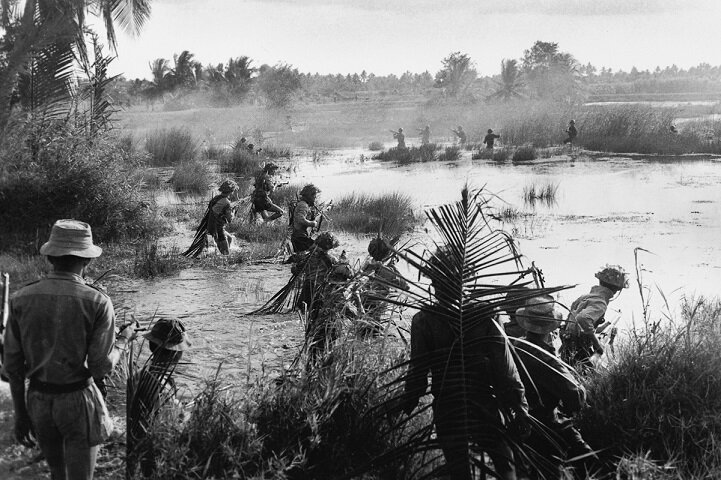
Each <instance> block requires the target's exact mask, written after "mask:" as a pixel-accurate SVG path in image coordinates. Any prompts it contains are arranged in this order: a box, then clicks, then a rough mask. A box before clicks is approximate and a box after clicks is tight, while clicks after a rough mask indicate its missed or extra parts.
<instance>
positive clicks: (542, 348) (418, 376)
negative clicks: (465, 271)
mask: <svg viewBox="0 0 721 480" xmlns="http://www.w3.org/2000/svg"><path fill="white" fill-rule="evenodd" d="M401 133H402V132H401ZM492 134H493V132H492V131H490V130H489V135H492ZM569 135H571V134H570V132H569ZM495 138H497V136H496V137H495ZM493 140H494V137H491V138H490V140H489V141H490V143H491V146H492V142H493ZM399 141H400V140H399ZM277 170H278V166H277V165H275V164H273V163H268V164H266V165H265V166H264V167H263V169H262V171H261V172H259V174H258V175H257V176H256V181H255V190H254V192H253V194H252V197H251V198H252V204H253V209H254V212H256V213H257V214H259V215H261V217H262V218H263V220H264V221H273V220H276V219H278V218H280V217H281V216H282V215H283V214H284V212H283V209H282V208H280V207H279V206H277V205H275V204H274V203H273V201H272V198H271V195H272V193H273V192H274V190H275V186H276V182H275V179H274V176H275V174H276V172H277ZM237 190H238V185H237V184H236V183H235V182H234V181H233V180H226V181H224V182H223V183H222V184H221V185H220V187H219V194H218V195H216V196H215V197H213V199H212V200H211V201H210V203H209V205H208V212H209V215H210V217H211V218H210V219H209V221H208V231H209V233H211V235H212V236H213V238H214V240H215V242H216V244H217V246H218V250H219V251H220V252H221V253H222V254H228V253H229V249H230V246H231V241H232V240H231V239H232V237H231V236H230V235H229V234H228V232H227V231H226V227H227V225H228V224H229V223H230V222H231V221H232V220H233V217H234V204H233V202H232V201H231V200H230V198H231V197H232V196H233V195H234V194H237ZM319 193H320V189H319V188H317V187H316V186H315V185H313V184H308V185H305V186H304V187H303V188H302V189H301V190H300V192H299V194H298V200H297V202H295V204H294V206H293V208H292V209H291V211H290V212H289V213H290V219H289V226H290V231H291V234H290V243H291V245H292V249H293V251H294V252H295V253H296V254H298V253H302V252H305V255H304V257H303V259H302V260H301V261H298V262H297V264H296V266H295V267H294V268H296V270H302V271H303V277H302V282H301V292H300V295H299V297H298V302H297V304H296V306H297V307H298V308H301V309H303V310H305V313H306V318H307V324H306V334H305V337H306V342H307V345H308V350H307V351H308V358H309V361H310V362H311V363H312V362H314V361H316V360H317V359H319V358H321V357H322V356H323V353H324V351H325V349H326V348H327V347H328V345H329V344H331V343H332V342H333V341H335V340H336V339H337V337H338V331H337V329H336V326H335V325H336V324H335V321H334V318H333V315H334V314H335V312H337V311H338V308H337V307H338V305H340V304H344V303H348V302H349V299H348V298H347V296H345V295H344V294H343V292H344V290H343V289H342V288H335V287H336V286H338V285H342V284H343V283H344V282H348V281H349V280H350V279H351V278H352V277H354V275H356V274H357V273H358V272H353V270H352V268H351V267H350V266H349V263H348V260H347V258H346V256H345V252H343V253H342V254H341V255H340V256H339V257H336V256H335V255H334V254H333V253H332V250H334V249H335V248H337V247H338V246H339V242H338V240H337V238H336V237H335V236H334V235H333V234H332V233H330V232H322V233H318V234H317V235H315V236H314V234H315V233H316V232H317V231H318V230H320V227H321V223H322V221H323V213H322V209H321V208H319V204H318V203H319V202H318V195H319ZM40 253H41V254H42V255H45V256H47V258H48V260H49V261H50V263H51V264H52V266H53V270H52V272H51V273H50V274H49V275H48V276H47V277H46V278H44V279H42V280H39V281H38V282H35V283H33V284H30V285H28V286H26V287H24V288H22V289H21V290H19V291H18V292H17V293H16V294H15V295H14V296H13V297H12V300H11V302H10V309H9V311H10V315H9V319H8V325H7V329H6V331H5V335H4V357H3V369H4V373H5V375H6V376H7V378H8V379H9V382H10V387H11V394H12V398H13V405H14V410H15V427H14V433H15V437H16V439H17V440H18V441H19V442H20V443H22V444H23V445H26V446H30V445H32V444H33V443H34V439H35V440H37V442H38V443H39V445H40V448H41V450H42V452H43V454H44V456H45V458H46V459H47V462H48V464H49V466H50V470H51V473H52V476H53V478H73V479H75V478H78V479H85V478H92V474H93V470H94V466H95V459H96V456H97V451H98V446H99V445H100V444H101V443H102V442H103V441H104V440H105V439H106V438H107V436H108V434H109V432H110V429H111V426H110V424H109V423H110V422H109V420H110V417H109V415H108V412H107V407H106V404H105V399H104V397H105V394H106V389H105V380H106V377H107V376H108V375H109V373H110V372H111V371H112V369H113V368H114V366H115V365H116V364H117V362H118V361H119V359H120V358H121V356H122V354H123V352H124V351H126V350H127V349H128V345H129V344H130V342H132V341H133V340H134V339H135V338H136V337H137V335H138V331H139V325H137V323H129V324H126V325H124V326H122V328H116V325H115V314H114V310H113V305H112V302H111V300H110V298H109V297H108V296H107V295H106V294H105V293H104V292H103V291H102V290H100V289H99V288H97V287H95V286H94V285H93V284H88V283H86V282H85V280H84V273H85V270H86V268H87V266H88V264H89V263H90V261H91V260H92V259H94V258H97V257H99V256H100V255H101V253H102V250H101V248H100V247H98V246H96V245H94V243H93V240H92V232H91V228H90V226H89V225H88V224H86V223H84V222H79V221H76V220H58V221H57V222H56V223H55V224H54V225H53V227H52V231H51V235H50V238H49V240H48V242H46V243H45V244H44V245H43V246H42V248H41V249H40ZM368 253H369V256H370V261H368V262H367V263H366V264H365V265H364V267H363V268H362V275H361V276H362V277H364V278H368V279H370V281H372V282H374V285H373V286H372V287H370V286H365V288H366V290H367V291H369V290H372V291H373V295H367V296H365V297H364V296H357V297H355V298H352V299H350V302H351V303H354V304H355V307H354V309H353V310H354V311H355V315H356V316H357V317H358V318H361V317H363V318H366V319H370V322H369V323H368V324H367V326H366V328H365V329H364V334H365V335H371V336H372V335H377V334H379V333H381V331H382V326H381V325H382V319H383V318H385V317H386V315H387V308H386V307H387V303H386V302H385V301H383V298H385V297H387V296H388V295H390V294H391V289H396V290H398V291H404V290H407V289H408V288H409V287H408V283H407V282H406V281H405V280H404V279H403V276H402V275H401V274H400V273H399V271H398V269H397V268H396V267H395V262H396V258H397V257H396V255H395V250H394V246H393V244H392V242H389V241H387V240H384V239H382V238H380V237H378V238H375V239H373V240H372V241H371V242H370V244H369V245H368ZM445 256H448V252H443V251H442V250H439V251H438V252H436V255H435V256H434V257H433V258H435V259H436V261H441V262H442V261H443V259H444V258H445ZM596 278H597V279H598V285H596V286H594V287H593V288H592V289H591V291H590V292H589V293H588V294H586V295H583V296H581V297H579V298H578V299H577V300H576V301H574V302H573V304H572V305H571V308H570V313H569V315H568V317H567V318H566V319H565V321H564V318H563V315H561V314H560V313H559V311H558V308H557V307H556V302H555V300H554V299H553V297H551V296H548V295H540V296H534V295H532V293H533V292H532V291H524V290H519V292H518V294H517V295H516V298H517V299H518V298H520V300H519V301H516V302H514V301H509V302H508V304H509V305H511V307H509V310H507V313H508V317H509V319H510V322H507V323H505V325H502V322H501V321H500V318H501V317H500V316H497V317H496V318H493V319H490V320H489V321H485V322H480V323H478V324H477V326H475V327H473V328H472V329H471V330H470V331H469V332H465V334H466V338H465V340H464V341H468V342H471V344H473V345H475V346H476V348H477V347H478V345H482V347H483V348H482V349H481V350H480V351H481V352H482V353H483V354H482V355H481V356H479V357H478V358H476V356H475V355H471V356H470V357H468V358H470V360H469V359H468V358H466V359H463V360H462V361H463V368H464V369H468V372H470V375H468V374H464V375H460V376H457V375H455V374H454V371H453V369H454V368H455V367H457V366H458V365H456V364H454V359H455V357H454V356H453V355H454V353H453V352H455V351H456V350H455V349H454V342H456V340H457V338H456V333H455V332H454V331H453V330H452V329H451V327H450V326H449V324H448V322H444V321H439V319H438V318H437V311H436V310H434V309H433V308H431V309H428V310H422V311H420V312H418V313H417V314H416V315H415V316H414V317H413V319H412V322H411V342H410V343H411V358H410V362H409V370H408V374H407V378H406V383H405V389H404V394H403V396H402V406H401V409H402V410H403V411H405V412H406V413H407V414H411V413H412V412H413V411H414V409H415V408H416V406H417V405H418V403H419V400H420V399H421V397H422V396H423V395H425V393H426V388H427V384H428V377H429V375H428V374H429V373H430V379H431V388H430V392H431V393H432V395H433V397H434V401H433V415H434V423H435V428H436V434H437V438H438V441H439V443H440V445H441V448H442V450H443V454H444V456H445V459H446V463H447V465H448V470H449V473H450V475H451V478H452V479H454V480H456V479H464V480H465V479H470V478H471V471H470V463H469V460H468V457H469V455H468V445H467V438H468V437H469V436H470V438H474V439H475V441H477V442H478V443H479V444H480V445H482V446H484V448H485V451H486V452H487V453H488V454H489V455H490V458H491V459H492V461H493V464H494V467H495V469H496V471H497V473H498V474H499V475H500V477H501V478H504V479H513V478H516V470H517V469H518V465H519V462H517V461H516V460H514V458H513V454H512V452H511V448H510V445H508V444H507V442H506V441H505V440H504V438H505V437H504V435H503V434H502V432H504V431H506V430H507V429H508V428H510V425H509V424H506V423H504V422H503V421H502V420H501V419H500V418H499V417H498V416H494V415H493V414H492V413H490V412H493V411H497V410H494V407H495V406H498V405H499V404H503V405H504V406H505V407H507V408H508V409H510V411H511V412H512V413H511V418H512V424H513V428H516V429H518V431H519V432H521V437H522V438H524V441H525V442H527V443H528V444H529V445H530V446H531V447H532V448H533V449H534V450H535V451H537V452H541V453H542V454H544V455H546V456H547V457H548V462H546V463H544V464H542V465H540V466H538V468H539V469H540V470H541V471H542V473H543V475H544V476H545V478H554V476H558V475H559V472H560V470H559V468H560V464H561V462H562V460H563V459H568V458H580V459H581V460H580V467H579V468H581V469H582V470H579V471H583V472H585V471H586V470H585V469H586V468H587V466H588V464H589V462H591V461H592V459H593V452H592V449H591V448H590V447H589V446H588V444H586V442H585V441H584V440H583V438H582V437H581V434H580V433H579V431H578V430H577V429H575V428H574V426H573V422H572V415H573V414H575V413H577V412H578V411H580V409H581V408H582V407H583V405H584V402H585V395H586V394H585V391H584V389H583V387H582V386H581V385H580V384H579V383H578V381H577V380H576V378H575V375H574V372H573V368H572V366H578V367H579V368H583V369H585V368H593V365H594V359H596V358H598V357H599V356H600V355H603V353H604V347H603V345H602V343H601V342H600V340H599V338H598V334H599V333H600V332H601V331H603V330H604V329H605V328H606V327H608V326H609V322H607V321H606V320H605V314H606V311H607V308H608V304H609V302H610V301H612V300H613V299H614V298H615V297H616V296H617V295H618V294H619V292H620V291H621V290H623V289H624V288H626V287H628V276H627V274H626V273H625V272H624V270H623V269H622V268H621V267H618V266H607V267H606V268H603V269H601V270H600V271H599V272H598V273H596ZM430 282H431V286H432V287H433V289H434V291H435V298H436V300H437V302H438V306H439V307H442V306H443V305H442V304H443V302H444V301H445V300H444V299H447V298H452V296H451V295H445V294H444V289H447V288H448V284H447V282H446V281H444V279H443V278H433V277H432V278H430ZM357 290H359V289H357ZM511 300H512V299H511ZM562 324H563V326H562V327H561V325H562ZM559 327H561V328H560V331H559ZM504 328H505V332H504V330H503V329H504ZM556 335H559V336H560V341H561V348H560V352H559V355H560V358H559V356H558V355H557V353H556V349H555V346H554V339H555V338H557V337H556ZM144 336H145V338H146V339H147V340H148V342H149V345H150V349H151V356H150V360H149V362H148V363H147V364H146V365H145V367H144V368H143V369H142V371H141V372H140V373H139V374H138V375H136V376H135V380H134V381H135V384H134V385H135V388H136V391H137V392H138V395H136V396H135V397H134V398H133V399H132V401H131V402H130V403H129V405H128V415H129V417H128V418H129V422H128V434H129V437H128V446H129V448H130V449H131V450H132V448H133V446H136V445H138V444H140V443H141V442H143V439H144V435H145V432H146V430H147V428H148V425H149V421H150V419H152V416H153V414H154V413H153V412H155V411H156V410H157V409H158V408H159V406H160V405H161V403H162V401H161V398H162V397H163V395H162V394H161V393H162V392H163V391H166V390H168V389H170V390H173V389H174V384H173V382H172V378H171V374H172V371H173V369H174V366H175V365H177V363H178V362H179V360H180V358H181V356H182V354H183V351H184V350H186V349H187V348H188V347H189V346H190V341H189V338H188V335H187V333H186V332H185V326H184V325H183V324H182V322H181V321H180V320H178V319H175V318H161V319H159V320H158V321H157V322H155V324H154V325H153V328H152V329H151V330H150V331H149V332H148V333H146V334H145V335H144ZM507 338H510V341H508V340H506V339H507ZM474 342H477V343H474ZM469 345H470V344H469ZM510 348H515V350H516V352H517V353H518V355H519V356H520V358H522V359H523V362H524V368H518V367H517V366H516V364H515V360H514V357H513V356H512V355H511V353H510ZM469 351H470V350H469ZM428 358H431V359H436V361H431V362H428V361H427V359H428ZM456 360H457V359H456ZM489 362H490V369H489ZM468 372H467V373H468ZM489 372H493V374H492V375H491V374H490V373H489ZM549 372H554V373H553V374H549ZM459 379H460V380H459ZM468 379H472V380H468ZM26 380H29V384H28V387H27V391H26ZM459 381H461V382H467V381H470V382H471V384H470V385H457V383H458V382H459ZM461 387H463V388H467V389H468V391H472V392H475V393H474V395H473V408H472V409H471V410H470V412H471V413H470V416H469V415H468V412H466V414H464V415H463V418H462V420H463V422H464V425H463V430H464V431H466V432H467V433H468V435H463V436H461V437H458V435H457V427H458V426H457V422H458V421H459V417H458V416H457V412H458V409H457V408H455V406H454V405H453V400H452V399H453V396H452V395H451V393H452V392H454V391H456V390H457V389H458V388H461ZM531 417H533V418H535V419H536V420H537V421H539V422H540V423H541V424H542V425H543V428H542V429H540V430H539V429H537V428H536V429H531V427H530V425H531V420H530V418H531ZM539 431H545V432H546V434H548V432H550V434H551V435H552V436H553V438H554V441H553V442H550V443H549V442H548V440H547V439H546V438H544V435H540V434H539ZM128 461H129V465H131V464H132V465H139V466H140V468H141V470H143V471H145V472H149V471H152V469H153V460H152V458H137V456H135V457H134V456H133V455H129V460H128Z"/></svg>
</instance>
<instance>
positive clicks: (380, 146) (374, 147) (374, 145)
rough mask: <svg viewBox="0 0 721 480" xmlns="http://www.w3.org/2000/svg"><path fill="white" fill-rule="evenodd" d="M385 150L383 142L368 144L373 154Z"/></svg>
mask: <svg viewBox="0 0 721 480" xmlns="http://www.w3.org/2000/svg"><path fill="white" fill-rule="evenodd" d="M383 149H385V147H384V146H383V142H378V141H373V142H371V143H369V144H368V150H370V151H371V152H379V151H381V150H383Z"/></svg>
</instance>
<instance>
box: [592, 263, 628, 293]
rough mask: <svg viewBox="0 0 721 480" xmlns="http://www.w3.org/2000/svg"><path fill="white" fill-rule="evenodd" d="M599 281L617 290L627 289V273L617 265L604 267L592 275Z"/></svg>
mask: <svg viewBox="0 0 721 480" xmlns="http://www.w3.org/2000/svg"><path fill="white" fill-rule="evenodd" d="M594 276H595V277H596V278H597V279H598V280H599V281H601V282H603V283H607V284H608V285H612V286H614V287H616V288H618V289H619V290H622V289H624V288H628V273H626V271H625V270H624V269H623V267H621V266H619V265H606V266H605V267H603V268H602V269H601V270H599V271H598V272H596V274H595V275H594Z"/></svg>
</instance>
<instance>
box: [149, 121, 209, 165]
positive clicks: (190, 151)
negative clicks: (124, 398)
mask: <svg viewBox="0 0 721 480" xmlns="http://www.w3.org/2000/svg"><path fill="white" fill-rule="evenodd" d="M145 149H146V150H147V151H148V153H150V165H153V166H155V167H169V166H172V165H175V164H176V163H180V162H188V161H190V160H194V159H195V157H196V155H197V153H198V144H197V142H196V141H195V139H194V138H193V135H192V134H191V133H190V130H188V129H186V128H175V127H174V128H171V129H164V128H163V129H159V130H155V131H153V132H151V133H149V134H148V136H147V137H146V139H145Z"/></svg>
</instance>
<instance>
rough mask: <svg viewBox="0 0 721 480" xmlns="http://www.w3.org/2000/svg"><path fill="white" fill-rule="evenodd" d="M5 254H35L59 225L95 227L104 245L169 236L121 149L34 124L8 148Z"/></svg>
mask: <svg viewBox="0 0 721 480" xmlns="http://www.w3.org/2000/svg"><path fill="white" fill-rule="evenodd" d="M0 158H2V159H3V162H2V166H0V225H2V229H3V232H2V235H0V244H2V245H0V247H1V246H12V247H15V248H17V247H20V248H29V249H34V248H35V247H37V246H38V245H39V244H42V242H44V241H45V240H46V239H47V237H48V235H49V232H50V227H51V226H52V224H53V223H54V222H55V220H57V219H59V218H75V219H78V220H82V221H85V222H87V223H89V224H90V225H91V226H92V228H93V236H94V238H95V239H96V240H97V241H100V242H105V241H112V240H120V239H135V238H153V237H154V236H157V235H159V234H160V233H162V232H163V231H164V230H165V229H166V224H165V223H164V222H162V221H159V219H158V218H157V215H156V214H155V213H154V212H153V211H152V210H151V209H150V208H149V206H148V203H147V201H146V198H144V195H143V193H142V191H141V188H140V186H139V185H138V184H136V183H134V182H133V181H132V180H131V178H130V176H129V175H128V173H127V172H128V171H129V170H132V169H133V168H134V162H131V163H130V164H129V163H128V162H126V156H125V153H124V152H123V151H122V149H121V147H119V146H118V144H117V143H116V142H115V141H114V140H113V139H112V138H110V137H108V136H106V135H96V136H95V137H94V138H89V137H87V136H84V135H80V134H77V133H76V131H75V130H74V129H73V128H72V126H71V125H68V124H67V123H64V122H57V123H53V124H47V123H46V124H44V125H33V124H26V125H24V127H23V128H17V129H14V130H12V131H10V132H9V133H8V135H7V137H6V141H5V142H3V144H2V145H0Z"/></svg>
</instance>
